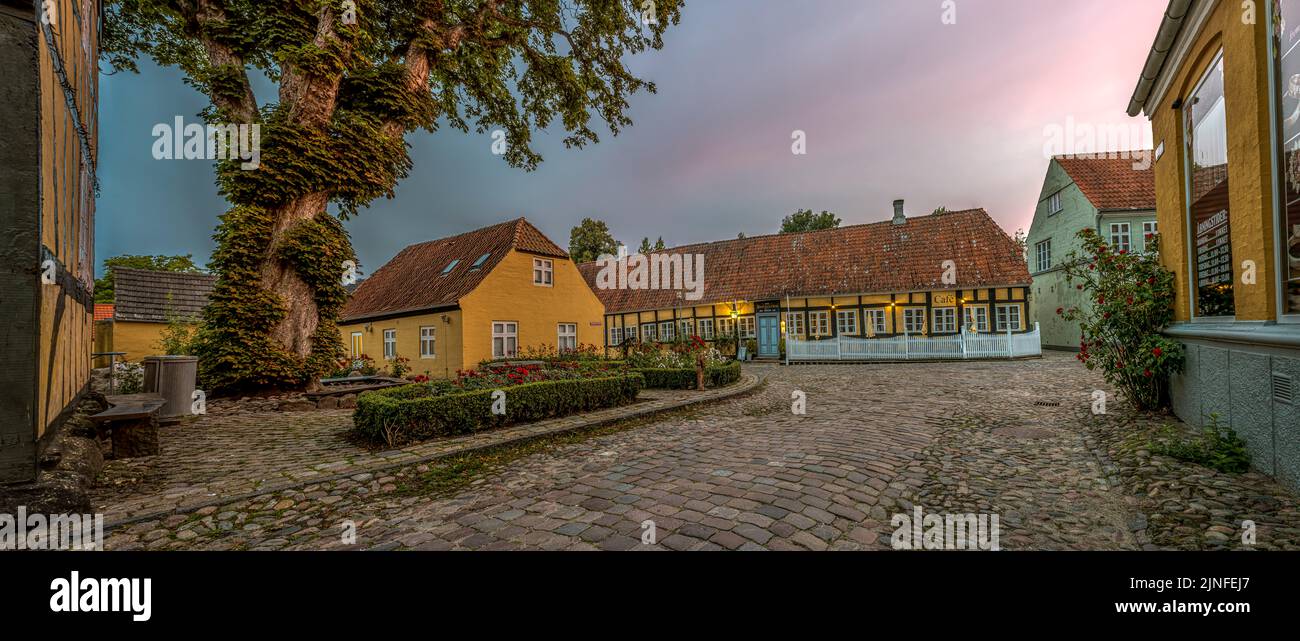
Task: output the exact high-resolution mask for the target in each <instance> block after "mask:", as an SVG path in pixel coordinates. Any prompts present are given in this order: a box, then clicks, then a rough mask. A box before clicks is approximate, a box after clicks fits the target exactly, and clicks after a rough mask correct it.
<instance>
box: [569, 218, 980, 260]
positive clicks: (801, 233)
mask: <svg viewBox="0 0 1300 641" xmlns="http://www.w3.org/2000/svg"><path fill="white" fill-rule="evenodd" d="M976 212H979V213H983V214H984V216H986V217H988V218H989V220H992V219H993V217H992V216H990V215H989V213H988V211H987V210H985V209H984V208H983V207H972V208H970V209H959V210H955V211H945V212H943V213H939V214H936V213H934V212H931V213H928V214H925V215H922V216H911V217H908V219H907V220H908V221H919V220H928V219H932V218H942V217H946V216H954V215H961V214H974V213H976ZM893 224H894V221H893V219H888V220H877V221H873V222H869V223H856V224H853V225H844V226H842V227H831V228H829V229H813V230H809V231H797V232H789V233H782V232H775V233H771V234H759V235H757V236H745V237H744V238H723V239H721V240H707V241H703V242H698V243H687V244H685V245H675V246H673V247H665V248H663V249H662V250H660V251H661V252H669V251H672V250H679V249H683V248H686V247H704V246H713V245H722V244H725V243H739V242H752V241H756V240H761V239H764V238H780V237H787V238H802V237H803V236H807V235H809V234H824V233H832V232H839V231H844V230H848V229H859V228H864V227H873V226H886V225H891V226H892V225H893ZM994 224H996V221H994ZM998 228H999V229H1001V225H999V226H998ZM1003 233H1006V232H1005V231H1003ZM633 253H635V252H633ZM594 262H596V261H594V260H593V261H588V262H587V263H582V264H584V265H585V264H590V263H594Z"/></svg>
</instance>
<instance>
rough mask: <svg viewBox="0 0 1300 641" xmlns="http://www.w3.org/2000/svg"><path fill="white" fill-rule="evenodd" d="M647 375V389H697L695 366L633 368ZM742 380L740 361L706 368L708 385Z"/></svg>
mask: <svg viewBox="0 0 1300 641" xmlns="http://www.w3.org/2000/svg"><path fill="white" fill-rule="evenodd" d="M632 371H634V372H637V373H638V374H641V375H642V376H644V377H645V386H646V388H647V389H695V368H693V367H692V368H670V369H665V368H643V369H634V370H632ZM738 380H740V362H738V361H732V362H730V363H727V364H725V365H710V366H709V367H706V368H704V383H705V385H706V386H707V387H722V386H724V385H730V384H732V383H735V382H736V381H738Z"/></svg>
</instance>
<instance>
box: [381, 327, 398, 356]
mask: <svg viewBox="0 0 1300 641" xmlns="http://www.w3.org/2000/svg"><path fill="white" fill-rule="evenodd" d="M394 358H397V330H395V329H386V330H384V359H385V360H393V359H394Z"/></svg>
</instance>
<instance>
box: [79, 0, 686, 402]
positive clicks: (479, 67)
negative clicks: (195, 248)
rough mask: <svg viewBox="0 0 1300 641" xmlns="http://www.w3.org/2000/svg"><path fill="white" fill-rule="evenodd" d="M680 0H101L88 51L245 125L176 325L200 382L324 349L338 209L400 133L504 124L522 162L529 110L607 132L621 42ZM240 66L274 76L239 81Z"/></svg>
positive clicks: (322, 366)
mask: <svg viewBox="0 0 1300 641" xmlns="http://www.w3.org/2000/svg"><path fill="white" fill-rule="evenodd" d="M681 8H682V0H656V1H654V2H643V1H641V0H618V1H614V0H106V2H105V15H104V33H103V37H102V50H103V59H104V60H105V61H107V62H109V63H110V64H112V65H113V66H114V67H115V68H117V69H126V70H135V69H136V68H137V63H136V61H137V60H138V58H140V57H142V56H148V57H151V58H153V60H154V61H156V62H157V63H158V64H160V65H162V66H170V67H176V68H178V69H180V71H181V72H183V73H184V75H185V82H186V83H188V84H189V85H191V86H193V87H194V88H196V89H198V90H199V91H201V92H203V93H204V94H205V95H206V96H207V98H208V100H209V103H210V104H209V105H208V107H207V108H206V109H205V110H204V111H203V112H202V114H201V116H202V117H203V118H204V119H205V120H206V122H207V124H209V125H218V126H221V125H245V124H247V125H249V126H250V128H251V126H253V125H256V126H257V127H259V131H260V137H259V139H258V142H257V143H256V146H257V148H258V153H259V154H260V161H259V164H258V166H257V168H256V169H254V170H245V168H244V167H241V164H240V162H239V160H238V159H235V160H231V159H222V160H220V161H219V162H218V163H217V184H218V188H219V190H220V193H221V194H222V196H224V197H225V198H226V199H227V201H229V203H230V207H229V209H228V210H227V211H226V213H225V214H224V215H222V216H221V217H220V224H219V225H218V227H217V231H216V234H215V238H216V241H217V248H216V251H215V252H214V253H213V255H212V262H211V266H212V268H213V270H214V271H215V272H216V274H217V276H218V280H217V283H216V285H215V287H214V289H213V292H212V295H211V297H210V301H211V302H210V304H209V305H208V306H207V308H205V310H204V319H203V326H202V328H201V330H200V332H199V334H198V336H197V337H196V339H195V353H196V355H197V356H199V359H200V360H199V376H200V384H202V385H205V386H207V388H208V389H209V390H216V391H218V392H232V393H233V392H235V391H237V390H242V389H248V388H254V389H257V388H298V387H302V386H304V385H307V386H311V385H313V384H314V383H315V381H316V380H317V379H318V377H319V376H320V375H322V374H324V373H326V372H328V371H329V370H331V369H333V368H334V367H335V364H336V361H337V360H338V359H339V358H340V357H341V356H342V352H343V343H342V339H341V338H340V336H339V331H338V326H337V321H338V317H339V312H340V311H341V310H342V308H343V305H344V303H345V302H346V301H347V292H346V290H345V289H344V288H343V285H342V283H341V280H342V277H343V274H344V272H345V270H346V267H345V263H347V262H349V261H353V262H355V259H356V256H355V253H354V252H353V250H352V246H351V242H350V239H349V238H348V234H347V231H346V230H345V229H344V228H343V226H342V224H341V222H340V220H339V219H340V218H348V217H350V216H354V215H356V214H357V213H358V211H359V209H360V208H362V207H366V206H368V205H369V203H370V202H371V201H373V200H374V199H376V198H379V197H385V198H392V197H393V196H394V188H395V186H396V185H397V183H398V182H399V181H400V180H401V179H403V178H405V177H406V176H407V174H408V172H409V171H410V169H411V159H410V157H409V155H408V153H407V145H406V142H405V140H404V136H405V134H407V133H409V132H412V131H414V130H417V129H424V130H426V131H428V132H435V131H438V130H439V129H441V128H443V127H450V128H452V129H457V130H460V131H461V132H465V133H469V132H470V131H471V130H472V131H474V132H475V133H477V134H480V135H485V145H489V144H492V145H493V146H494V147H495V144H496V143H500V142H504V143H505V144H504V145H503V149H502V152H501V156H502V157H503V159H504V160H505V161H506V162H507V163H509V164H510V165H512V166H514V167H520V168H523V169H526V170H530V169H533V168H535V167H536V166H537V164H538V163H539V162H540V161H541V160H542V158H541V156H540V155H539V154H538V153H537V152H536V151H535V150H534V149H533V147H532V132H533V130H534V129H547V128H550V129H551V130H552V131H555V132H557V133H561V134H562V135H563V142H564V144H565V146H566V147H570V148H581V147H583V146H585V145H587V144H591V143H596V142H599V140H600V135H599V132H598V129H599V128H603V129H605V130H608V131H609V133H610V134H613V135H617V134H618V133H619V132H620V131H621V130H622V129H623V128H625V127H627V126H629V125H631V124H632V123H631V119H630V118H629V117H628V115H627V111H628V109H629V107H630V103H629V99H630V97H631V96H632V95H633V94H636V93H638V92H640V91H647V92H653V91H654V90H655V86H654V84H653V83H650V82H648V81H646V80H643V79H641V78H638V77H636V76H634V75H633V74H632V73H631V72H630V71H629V70H628V69H627V67H626V66H625V65H624V58H625V57H626V56H629V55H633V54H637V53H640V52H643V51H646V50H648V49H658V48H661V47H662V46H663V33H664V31H665V29H667V27H668V25H670V24H675V23H676V22H678V20H679V19H680V14H681ZM250 73H254V74H257V73H260V74H262V75H263V76H264V77H265V78H266V79H267V80H268V81H270V82H271V83H273V84H274V85H275V87H276V93H275V95H273V96H260V97H259V96H257V95H255V94H254V91H253V83H252V82H251V81H250ZM593 118H597V119H599V122H598V123H595V122H593ZM553 125H558V126H553ZM487 135H491V139H490V140H489V139H488V138H487ZM494 151H495V149H494ZM429 197H431V198H432V197H435V196H434V195H430V196H429ZM331 205H332V206H334V207H336V208H337V211H338V215H337V216H336V215H332V214H331V213H330V212H329V210H328V207H330V206H331Z"/></svg>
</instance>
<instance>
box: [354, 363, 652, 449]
mask: <svg viewBox="0 0 1300 641" xmlns="http://www.w3.org/2000/svg"><path fill="white" fill-rule="evenodd" d="M516 375H517V376H519V375H518V374H517V373H516ZM532 375H533V376H541V375H538V374H532ZM471 379H475V380H477V382H475V383H472V384H471V387H462V386H460V385H458V384H457V383H452V382H449V381H439V382H437V384H417V385H406V386H403V387H396V388H393V389H388V390H380V391H377V392H368V393H366V394H363V395H361V397H360V398H359V399H357V409H356V412H355V413H354V414H353V416H352V422H353V433H354V434H355V435H357V436H358V437H360V438H362V439H364V440H366V441H369V442H372V443H382V444H385V445H387V446H389V447H393V446H397V445H402V444H405V443H410V442H413V441H421V440H426V439H430V438H436V437H440V436H454V435H457V434H468V433H470V432H475V431H478V430H482V429H490V428H493V427H500V426H502V425H508V424H511V423H524V422H529V421H538V420H542V419H547V418H552V417H556V416H565V415H568V414H576V413H579V412H587V411H591V410H596V409H603V408H606V407H615V406H619V405H626V404H628V403H631V402H633V401H635V400H636V397H637V394H638V393H639V392H640V391H641V389H642V388H643V387H645V379H644V378H642V376H641V375H640V374H635V373H619V374H615V375H607V376H600V377H590V376H574V377H572V378H555V379H550V380H531V381H525V382H521V383H515V384H510V383H507V384H504V385H500V386H493V385H491V384H488V381H491V380H495V379H493V378H491V376H490V375H485V376H481V377H479V376H476V377H471ZM463 380H466V379H464V377H462V381H463ZM479 385H482V387H479ZM498 389H500V390H503V391H505V393H506V397H505V413H504V414H494V413H493V412H492V409H493V407H492V406H493V403H494V402H495V401H496V400H497V399H494V398H493V393H494V392H495V391H496V390H498Z"/></svg>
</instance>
